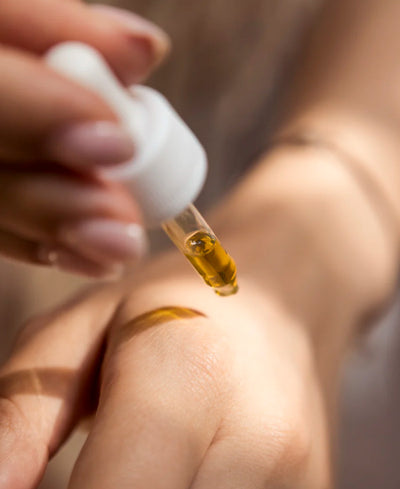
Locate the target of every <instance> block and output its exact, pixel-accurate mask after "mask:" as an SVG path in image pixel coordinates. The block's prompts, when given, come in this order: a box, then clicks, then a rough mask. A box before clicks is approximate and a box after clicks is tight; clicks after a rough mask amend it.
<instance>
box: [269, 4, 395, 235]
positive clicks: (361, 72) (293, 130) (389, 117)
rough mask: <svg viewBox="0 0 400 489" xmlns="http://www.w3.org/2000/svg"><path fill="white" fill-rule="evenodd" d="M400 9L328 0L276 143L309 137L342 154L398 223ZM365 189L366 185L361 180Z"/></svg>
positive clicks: (292, 88) (293, 86)
mask: <svg viewBox="0 0 400 489" xmlns="http://www.w3.org/2000/svg"><path fill="white" fill-rule="evenodd" d="M399 18H400V4H399V2H397V1H396V0H388V1H385V2H381V1H380V0H331V1H329V2H328V3H327V5H326V7H325V8H324V10H323V11H322V13H321V16H320V18H319V20H318V22H317V23H316V25H315V27H314V29H313V31H312V32H311V34H310V37H309V39H308V42H307V43H306V47H305V49H304V52H303V54H302V56H300V58H299V60H298V69H297V70H296V73H295V76H294V79H293V80H291V81H290V90H289V92H288V94H287V97H286V103H285V112H284V116H283V122H282V124H281V127H280V131H279V135H278V137H280V138H283V139H285V138H292V137H297V138H299V137H300V138H301V137H303V138H305V139H307V138H309V139H312V140H314V141H319V142H320V143H322V144H326V145H330V146H331V147H336V149H337V150H339V151H342V152H343V153H345V154H347V156H348V157H349V158H348V159H349V160H350V159H351V160H352V161H351V162H350V161H349V162H348V163H349V166H352V167H353V168H350V170H351V171H353V170H355V171H356V172H357V171H359V172H360V174H362V173H364V176H365V180H369V181H372V182H374V185H375V192H376V196H375V197H376V200H377V203H378V204H379V205H380V206H381V207H386V212H387V214H388V215H390V216H391V218H393V219H394V220H395V221H396V225H397V226H399V223H400V143H399V137H398V136H399V133H400V98H399V91H398V86H399V81H400V71H399V68H398V66H399V65H398V53H399V52H400V30H399V27H398V19H399ZM364 183H365V182H364Z"/></svg>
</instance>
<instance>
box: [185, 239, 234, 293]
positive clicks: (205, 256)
mask: <svg viewBox="0 0 400 489" xmlns="http://www.w3.org/2000/svg"><path fill="white" fill-rule="evenodd" d="M184 254H185V256H186V258H187V259H188V260H189V261H190V263H191V264H192V265H193V266H194V268H195V269H196V270H197V271H198V272H199V274H200V275H201V276H202V277H203V279H204V281H205V282H206V284H207V285H209V286H211V287H212V288H213V289H214V290H215V292H216V293H217V294H218V295H222V296H228V295H232V294H235V293H236V292H237V291H238V285H237V280H236V265H235V262H234V261H233V259H232V258H231V257H230V256H229V255H228V253H227V252H226V251H225V250H224V248H223V247H222V245H221V243H220V242H219V241H218V239H217V238H216V237H215V236H213V235H212V234H210V233H207V232H205V231H196V232H194V233H193V234H191V235H189V236H188V237H187V238H186V240H185V243H184Z"/></svg>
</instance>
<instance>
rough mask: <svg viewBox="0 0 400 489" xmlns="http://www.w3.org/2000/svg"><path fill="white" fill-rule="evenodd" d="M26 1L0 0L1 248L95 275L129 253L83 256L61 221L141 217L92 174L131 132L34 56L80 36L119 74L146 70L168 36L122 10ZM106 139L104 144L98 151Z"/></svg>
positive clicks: (127, 148)
mask: <svg viewBox="0 0 400 489" xmlns="http://www.w3.org/2000/svg"><path fill="white" fill-rule="evenodd" d="M34 4H35V5H34V8H32V5H31V2H29V1H26V0H4V1H2V2H1V5H0V43H1V46H0V70H1V72H2V77H1V80H0V108H1V110H0V114H1V115H0V190H1V192H0V194H1V204H0V208H1V211H0V253H2V254H3V255H6V256H10V257H13V258H16V259H19V260H23V261H27V262H31V263H41V264H43V265H45V264H47V265H49V264H52V263H53V261H54V260H52V259H51V256H50V251H52V253H53V257H54V256H55V254H57V258H58V261H57V263H54V264H56V265H59V266H61V267H62V268H69V269H70V270H71V269H74V270H75V271H79V272H81V273H85V274H89V275H101V274H104V273H106V272H107V271H112V269H113V266H114V265H116V264H117V263H120V261H121V260H124V259H126V258H127V257H126V256H123V255H122V254H121V253H120V254H118V253H115V254H114V255H115V256H112V255H111V256H112V259H111V263H110V260H109V261H108V262H107V260H104V258H103V257H102V256H100V258H99V257H98V256H97V254H96V253H95V252H94V253H89V256H85V255H84V254H82V253H81V251H80V250H76V249H74V246H73V243H71V242H70V241H68V240H67V239H66V238H65V237H66V235H67V233H66V232H64V231H65V230H66V229H68V228H70V227H73V226H75V225H77V224H79V225H82V224H84V223H86V222H89V223H90V222H91V220H93V219H107V220H111V221H113V222H116V223H120V224H121V227H122V226H123V225H124V224H130V223H137V222H140V211H139V210H138V208H137V206H136V205H135V203H134V200H133V199H132V197H131V196H129V195H128V193H127V191H126V190H125V189H124V188H123V187H122V186H121V185H118V184H112V183H109V182H107V181H105V180H104V179H103V178H102V177H101V176H100V175H99V174H98V170H99V168H101V167H102V166H103V165H112V164H117V163H122V162H124V161H126V160H127V159H129V158H131V157H132V156H133V153H134V147H133V142H132V141H130V139H129V137H128V136H127V135H126V134H125V133H124V132H123V130H122V129H120V128H119V125H118V121H117V119H116V116H115V115H114V113H113V112H112V111H111V110H110V109H109V107H108V106H107V105H106V104H105V103H104V102H103V101H102V100H101V99H99V98H98V97H97V96H96V95H95V94H93V93H92V92H90V91H89V90H87V89H85V88H83V87H80V86H78V85H76V84H74V83H73V82H71V81H69V80H66V79H64V78H63V77H61V76H60V75H59V74H57V73H55V72H53V71H52V70H50V69H49V68H48V67H46V66H45V64H44V62H43V61H42V59H41V58H40V56H41V55H42V54H44V53H45V52H46V51H47V50H48V49H50V48H51V47H52V46H54V45H55V44H57V43H60V42H62V41H65V40H76V41H81V42H85V43H88V44H90V45H92V46H93V47H95V48H97V49H98V50H99V52H100V53H101V54H102V55H103V56H104V57H105V58H106V60H107V61H108V62H109V64H110V66H111V67H112V68H113V70H114V71H115V73H116V74H117V75H118V76H119V78H120V79H121V81H123V82H124V83H126V84H127V83H132V82H137V81H139V80H141V79H143V78H144V77H145V76H147V74H148V73H149V72H150V71H151V69H153V68H154V67H155V66H156V65H157V64H158V63H159V61H160V60H161V59H162V57H163V56H164V54H165V53H166V51H167V49H168V40H167V38H166V36H165V35H164V34H163V33H162V31H161V30H160V29H158V28H156V27H155V26H154V25H153V24H150V23H149V22H146V21H144V20H141V19H140V18H139V17H138V16H135V15H134V14H129V13H125V14H124V13H123V11H118V10H117V11H116V10H115V9H111V8H110V9H104V8H100V7H89V6H85V5H84V4H82V3H81V2H79V1H58V0H35V2H34ZM121 12H122V14H121ZM24 19H26V21H24ZM99 123H100V124H102V125H101V126H99V125H97V126H96V124H99ZM78 129H80V132H77V131H78ZM90 131H91V134H92V139H91V140H92V143H91V144H90V147H88V144H89V143H88V140H90V137H89V132H90ZM99 131H101V132H100V134H99V135H98V137H97V139H95V140H94V142H93V138H94V137H96V134H98V133H99ZM106 131H107V132H106ZM121 131H122V133H121ZM93 132H94V133H95V134H94V135H93ZM72 138H74V142H75V145H73V141H72ZM104 141H108V147H104V148H103V150H102V151H101V152H100V153H101V154H98V153H99V150H98V149H96V147H97V146H98V145H99V144H103V145H104V144H106V143H105V142H104ZM71 148H74V149H71ZM107 150H108V151H107ZM71 203H72V205H71ZM65 228H66V229H65ZM93 248H94V251H96V249H95V248H96V247H95V245H93V246H92V249H90V250H89V251H93ZM93 255H94V256H93ZM60 256H61V259H60ZM129 258H132V259H133V258H134V253H133V252H132V253H131V255H130V256H129ZM63 262H64V265H63ZM67 263H68V264H69V265H68V266H67V265H66V264H67Z"/></svg>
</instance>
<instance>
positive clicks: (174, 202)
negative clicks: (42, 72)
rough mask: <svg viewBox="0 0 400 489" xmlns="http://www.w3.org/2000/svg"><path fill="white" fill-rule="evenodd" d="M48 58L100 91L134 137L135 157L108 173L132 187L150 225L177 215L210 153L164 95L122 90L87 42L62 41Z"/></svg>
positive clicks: (197, 186) (192, 195)
mask: <svg viewBox="0 0 400 489" xmlns="http://www.w3.org/2000/svg"><path fill="white" fill-rule="evenodd" d="M45 59H46V62H47V63H48V65H49V66H51V67H52V68H54V69H55V70H56V71H58V72H60V73H61V74H63V75H66V76H67V77H69V78H71V79H73V80H75V81H77V82H79V83H80V84H82V85H84V86H86V87H88V88H90V89H91V90H93V91H94V92H96V93H98V94H99V95H100V96H101V97H102V98H103V99H104V100H105V101H106V103H107V104H108V105H109V106H110V107H111V108H112V109H113V110H114V112H115V113H116V115H117V116H118V117H119V119H120V121H121V123H122V125H123V126H124V127H125V128H126V129H127V130H128V131H129V133H130V134H131V135H132V139H133V141H134V144H135V148H136V151H135V156H134V158H133V159H132V161H129V162H126V163H124V164H122V165H119V166H117V167H115V168H114V169H113V170H107V176H109V177H110V178H113V179H117V180H123V181H124V182H125V183H126V184H127V185H128V186H129V188H130V189H131V191H132V194H133V195H134V197H135V200H136V201H137V202H138V204H139V205H140V208H141V210H142V212H143V217H144V221H145V224H146V225H147V226H148V227H152V226H156V225H158V224H160V223H161V222H163V221H166V220H168V219H171V218H173V217H175V216H177V215H178V214H180V213H181V212H182V211H183V210H184V209H185V208H186V207H187V206H188V205H189V204H191V203H192V202H193V201H194V200H195V199H196V198H197V196H198V194H199V193H200V191H201V189H202V187H203V185H204V181H205V177H206V173H207V158H206V154H205V152H204V149H203V147H202V146H201V144H200V143H199V141H198V140H197V138H196V137H195V136H194V134H193V133H192V131H191V130H190V129H189V128H188V127H187V126H186V124H185V123H184V122H183V121H182V119H181V118H180V117H179V116H178V114H177V113H176V112H175V110H174V109H173V108H172V107H171V105H170V104H169V103H168V101H167V100H166V99H165V98H164V97H163V96H162V95H161V94H160V93H158V92H157V91H155V90H153V89H151V88H148V87H144V86H140V85H135V86H133V87H131V88H130V89H129V90H128V89H126V88H124V87H123V86H122V85H121V84H120V83H119V81H118V79H117V78H116V77H115V75H114V74H113V73H112V71H111V70H110V68H109V67H108V65H107V64H106V61H105V60H104V58H103V57H102V56H101V55H100V54H99V53H98V52H97V51H96V50H95V49H93V48H92V47H90V46H87V45H86V44H82V43H78V42H67V43H63V44H60V45H58V46H56V47H54V48H52V49H51V50H50V51H49V52H48V53H47V55H46V57H45Z"/></svg>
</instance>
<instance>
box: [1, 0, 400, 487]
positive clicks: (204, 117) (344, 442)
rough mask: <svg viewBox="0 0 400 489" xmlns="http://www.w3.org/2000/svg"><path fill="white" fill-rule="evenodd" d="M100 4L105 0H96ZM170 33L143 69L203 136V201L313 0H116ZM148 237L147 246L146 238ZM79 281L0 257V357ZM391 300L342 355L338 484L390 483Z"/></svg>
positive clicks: (397, 403) (238, 158)
mask: <svg viewBox="0 0 400 489" xmlns="http://www.w3.org/2000/svg"><path fill="white" fill-rule="evenodd" d="M103 3H106V2H103ZM108 3H110V4H113V5H115V6H123V7H125V8H129V9H132V10H133V11H135V12H137V13H139V14H141V15H143V16H145V17H147V18H149V19H151V20H153V21H154V22H156V23H158V24H159V25H160V26H161V27H163V28H164V29H165V30H166V31H167V32H168V33H169V34H170V36H171V38H172V43H173V50H172V54H171V56H170V58H169V60H168V61H167V63H165V65H164V66H163V67H162V68H161V69H160V71H159V72H158V73H157V74H156V75H155V76H153V78H152V79H151V80H150V84H151V85H153V86H155V87H156V88H158V89H159V90H160V91H161V92H162V93H164V94H165V95H166V96H167V98H168V99H169V100H170V101H171V102H172V104H173V105H174V106H175V107H176V109H177V110H178V112H180V114H181V115H182V116H183V118H184V119H185V120H186V121H187V122H188V123H189V125H190V126H191V127H192V129H193V130H194V132H195V133H196V134H197V136H198V137H199V139H200V140H201V141H202V142H203V144H204V146H205V147H206V149H207V152H208V154H209V159H210V162H211V166H210V174H209V178H208V182H207V185H206V188H205V190H204V192H203V194H202V197H201V199H200V204H199V205H200V208H203V209H204V208H205V207H207V206H209V205H211V204H212V203H213V202H215V201H216V200H217V199H218V198H220V197H221V195H223V193H225V192H226V191H227V190H228V188H229V187H230V186H231V185H233V184H234V183H235V182H236V181H237V179H238V178H239V177H240V175H241V174H242V173H243V172H244V171H245V170H246V169H247V168H248V167H249V166H250V165H251V163H252V162H254V161H255V160H256V159H257V156H258V155H259V154H260V153H261V152H262V151H263V150H264V149H265V143H266V140H267V138H268V133H269V132H270V131H271V128H272V127H273V124H274V121H275V116H276V111H277V108H278V107H279V100H280V94H281V91H282V86H283V85H284V82H285V79H286V78H287V76H288V74H289V73H290V68H291V66H292V63H293V60H294V59H295V56H296V53H297V50H298V48H299V46H301V38H302V36H303V35H304V33H305V31H306V30H307V27H308V26H309V25H310V23H311V22H312V20H313V16H314V14H315V12H316V9H317V8H318V6H319V4H320V3H321V1H318V0H246V2H244V1H236V2H232V0H202V1H200V2H199V1H197V2H195V1H193V2H182V1H181V0H163V1H161V0H121V1H119V2H118V1H112V2H108ZM154 247H155V248H156V247H157V237H156V238H155V242H154ZM84 283H85V280H83V279H79V278H76V277H74V276H71V275H66V274H63V273H61V272H59V271H55V270H44V269H43V270H42V269H38V268H34V267H26V266H23V265H17V264H15V263H11V262H8V261H4V260H2V261H0V313H1V317H2V327H1V328H0V357H1V359H3V358H5V356H6V355H7V353H8V352H9V350H10V348H11V345H12V342H13V338H14V337H15V334H16V332H17V330H18V329H19V327H20V326H21V325H22V324H23V322H24V321H25V320H26V319H27V318H28V317H30V316H32V315H35V314H37V313H38V312H39V311H44V310H46V309H48V308H51V307H52V306H53V305H54V304H57V303H59V302H61V301H62V300H63V299H64V298H66V297H68V296H69V295H71V293H73V292H74V291H76V290H78V289H79V287H81V286H82V285H83V284H84ZM399 318H400V300H398V301H395V303H394V304H393V307H392V309H391V310H390V311H388V314H387V316H386V317H385V318H383V320H382V321H381V322H380V324H379V325H378V326H377V327H376V328H372V329H371V333H370V334H369V335H368V337H366V338H365V339H363V340H362V343H361V344H360V345H359V348H358V350H357V351H356V352H355V353H354V354H353V355H352V356H351V357H350V358H349V361H348V365H347V368H346V372H345V376H344V377H345V378H344V382H343V395H342V399H341V418H340V426H339V433H340V436H339V462H340V463H339V470H338V477H339V481H340V489H368V488H384V489H398V488H399V487H400V467H399V465H400V464H398V463H397V458H398V454H399V453H400V451H399V450H400V441H399V440H400V436H399V435H400V418H399V415H398V413H399V412H400V409H399V408H400V394H399V392H400V390H399V388H398V386H399V385H400V383H399V380H400V378H399V377H400V375H399V373H400V354H399V353H400V332H399V324H398V323H399ZM84 439H85V434H84V433H83V432H78V433H76V434H74V435H73V436H72V438H71V440H70V441H69V442H68V443H67V444H66V445H65V447H64V448H63V450H62V451H61V452H60V454H59V455H57V457H56V458H55V459H54V460H53V461H52V462H51V464H50V466H49V469H48V471H47V474H46V476H45V479H44V481H43V483H42V485H41V486H40V487H41V489H50V488H51V489H55V488H59V489H62V488H65V487H66V486H67V481H68V476H69V473H70V471H71V467H72V465H73V463H74V460H75V458H76V456H77V453H78V451H79V449H80V447H81V445H82V443H83V441H84Z"/></svg>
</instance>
